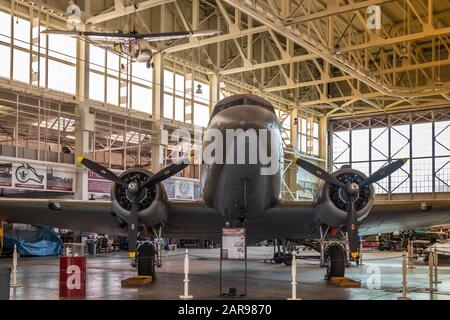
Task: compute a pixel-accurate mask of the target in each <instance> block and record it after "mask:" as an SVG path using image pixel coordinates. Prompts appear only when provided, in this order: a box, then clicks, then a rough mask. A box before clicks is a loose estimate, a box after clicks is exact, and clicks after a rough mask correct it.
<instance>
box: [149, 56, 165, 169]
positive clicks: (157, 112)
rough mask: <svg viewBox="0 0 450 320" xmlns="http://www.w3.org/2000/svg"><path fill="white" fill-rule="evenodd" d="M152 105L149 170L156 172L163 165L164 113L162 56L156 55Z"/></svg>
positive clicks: (154, 59)
mask: <svg viewBox="0 0 450 320" xmlns="http://www.w3.org/2000/svg"><path fill="white" fill-rule="evenodd" d="M153 64H154V67H153V103H152V119H153V127H152V129H153V130H154V131H156V132H158V133H157V134H155V135H154V136H152V162H151V170H152V171H153V172H156V171H158V170H159V169H160V168H161V167H162V164H163V160H164V159H163V154H164V150H163V145H162V144H161V132H162V130H163V129H164V126H163V123H162V119H161V116H162V114H163V112H164V110H163V108H164V54H162V53H161V54H158V55H156V56H155V57H154V58H153Z"/></svg>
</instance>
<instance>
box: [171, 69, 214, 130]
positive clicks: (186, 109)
mask: <svg viewBox="0 0 450 320" xmlns="http://www.w3.org/2000/svg"><path fill="white" fill-rule="evenodd" d="M167 64H168V65H169V67H171V69H165V70H164V118H166V119H170V120H175V121H180V122H185V123H187V124H192V122H193V124H194V125H195V126H199V127H207V125H208V121H209V113H210V107H209V106H210V103H211V97H210V86H209V84H208V83H207V82H206V81H198V80H196V79H195V80H193V78H194V74H193V73H192V71H191V70H188V69H186V68H182V67H181V66H177V65H176V64H171V63H167ZM177 69H182V70H183V72H181V71H178V70H177ZM199 86H200V87H199ZM199 88H200V89H201V90H199Z"/></svg>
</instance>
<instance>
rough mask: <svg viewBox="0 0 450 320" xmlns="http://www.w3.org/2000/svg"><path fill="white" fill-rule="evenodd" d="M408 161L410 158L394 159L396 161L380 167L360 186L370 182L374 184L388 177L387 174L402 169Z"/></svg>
mask: <svg viewBox="0 0 450 320" xmlns="http://www.w3.org/2000/svg"><path fill="white" fill-rule="evenodd" d="M407 161H408V159H400V160H397V161H394V162H392V163H390V164H388V165H387V166H384V167H382V168H380V169H378V170H377V171H375V172H374V173H372V174H371V175H370V177H368V178H367V179H366V180H364V181H363V182H362V183H361V185H360V187H361V188H362V187H364V186H366V185H368V184H372V183H374V182H377V181H380V180H381V179H384V178H386V177H387V176H390V175H391V174H393V173H394V172H395V171H397V170H398V169H400V168H401V167H402V166H403V165H404V164H405V163H406V162H407Z"/></svg>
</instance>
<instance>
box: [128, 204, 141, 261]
mask: <svg viewBox="0 0 450 320" xmlns="http://www.w3.org/2000/svg"><path fill="white" fill-rule="evenodd" d="M138 210H139V200H138V198H137V196H134V199H133V206H132V207H131V211H130V219H129V221H128V251H129V254H130V257H132V258H134V256H135V255H136V246H137V233H138V223H139V222H138Z"/></svg>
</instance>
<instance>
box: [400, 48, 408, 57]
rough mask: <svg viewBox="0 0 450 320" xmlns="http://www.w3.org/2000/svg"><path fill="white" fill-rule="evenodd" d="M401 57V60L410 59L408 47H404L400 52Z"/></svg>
mask: <svg viewBox="0 0 450 320" xmlns="http://www.w3.org/2000/svg"><path fill="white" fill-rule="evenodd" d="M399 58H400V59H401V60H408V59H409V53H408V49H406V47H402V50H401V52H400V55H399Z"/></svg>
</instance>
